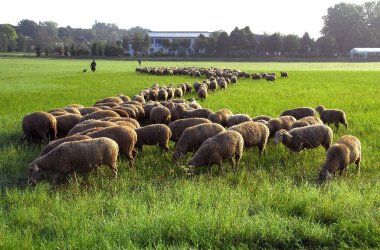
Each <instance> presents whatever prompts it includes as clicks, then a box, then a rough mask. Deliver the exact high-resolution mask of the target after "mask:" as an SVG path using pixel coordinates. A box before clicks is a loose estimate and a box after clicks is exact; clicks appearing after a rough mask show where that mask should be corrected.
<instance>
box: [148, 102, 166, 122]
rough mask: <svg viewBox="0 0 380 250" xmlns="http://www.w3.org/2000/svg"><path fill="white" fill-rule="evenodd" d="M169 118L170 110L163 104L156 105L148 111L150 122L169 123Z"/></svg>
mask: <svg viewBox="0 0 380 250" xmlns="http://www.w3.org/2000/svg"><path fill="white" fill-rule="evenodd" d="M170 119H171V113H170V110H169V109H168V108H166V107H163V106H157V107H154V108H153V109H152V111H150V116H149V120H150V122H151V123H153V124H156V123H161V124H169V123H170Z"/></svg>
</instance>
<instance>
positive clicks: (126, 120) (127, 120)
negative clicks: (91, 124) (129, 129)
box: [101, 117, 140, 128]
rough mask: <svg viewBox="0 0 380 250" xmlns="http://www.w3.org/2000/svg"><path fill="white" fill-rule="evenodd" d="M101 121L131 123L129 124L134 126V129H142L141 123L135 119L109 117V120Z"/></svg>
mask: <svg viewBox="0 0 380 250" xmlns="http://www.w3.org/2000/svg"><path fill="white" fill-rule="evenodd" d="M101 121H108V122H129V123H131V124H133V127H134V128H139V127H140V123H139V122H138V121H136V120H135V119H133V118H128V117H107V118H103V119H101Z"/></svg>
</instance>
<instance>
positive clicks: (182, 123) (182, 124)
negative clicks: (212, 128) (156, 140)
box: [169, 118, 211, 142]
mask: <svg viewBox="0 0 380 250" xmlns="http://www.w3.org/2000/svg"><path fill="white" fill-rule="evenodd" d="M204 123H211V121H209V120H207V119H205V118H186V119H179V120H176V121H173V122H171V123H170V124H169V128H170V130H171V131H172V137H171V138H170V140H171V141H174V142H177V141H178V140H179V138H180V137H181V135H182V133H183V131H184V130H185V129H186V128H188V127H193V126H195V125H199V124H204Z"/></svg>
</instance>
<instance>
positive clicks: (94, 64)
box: [91, 60, 96, 72]
mask: <svg viewBox="0 0 380 250" xmlns="http://www.w3.org/2000/svg"><path fill="white" fill-rule="evenodd" d="M95 70H96V62H95V60H92V63H91V71H92V72H95Z"/></svg>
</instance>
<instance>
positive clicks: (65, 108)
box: [63, 107, 81, 115]
mask: <svg viewBox="0 0 380 250" xmlns="http://www.w3.org/2000/svg"><path fill="white" fill-rule="evenodd" d="M63 109H64V110H66V111H67V112H68V113H70V114H75V115H81V113H80V112H79V109H77V108H74V107H64V108H63Z"/></svg>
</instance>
